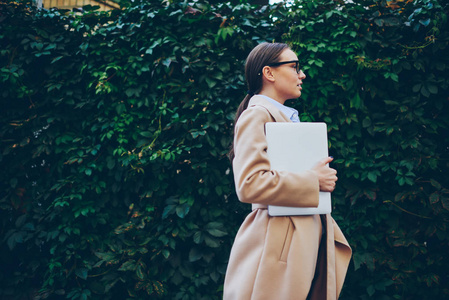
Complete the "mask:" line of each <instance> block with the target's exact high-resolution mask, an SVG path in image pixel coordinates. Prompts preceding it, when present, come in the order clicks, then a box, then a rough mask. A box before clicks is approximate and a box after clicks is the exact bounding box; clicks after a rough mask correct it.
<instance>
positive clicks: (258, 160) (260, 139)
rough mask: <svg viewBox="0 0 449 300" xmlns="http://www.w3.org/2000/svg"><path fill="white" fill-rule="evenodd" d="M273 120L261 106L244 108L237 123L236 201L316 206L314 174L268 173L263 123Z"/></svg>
mask: <svg viewBox="0 0 449 300" xmlns="http://www.w3.org/2000/svg"><path fill="white" fill-rule="evenodd" d="M272 121H273V118H272V117H271V115H270V113H269V112H268V111H267V110H266V109H265V108H264V107H261V106H252V107H249V108H247V109H246V110H245V111H244V112H243V113H242V114H241V116H240V118H239V119H238V121H237V124H236V127H235V135H234V155H235V157H234V160H233V164H232V165H233V171H234V181H235V186H236V191H237V196H238V198H239V200H240V201H242V202H246V203H259V204H265V205H279V206H293V207H317V206H318V203H319V182H318V177H317V175H316V174H315V172H313V171H305V172H301V173H292V172H286V171H274V170H271V168H270V162H269V160H268V155H267V142H266V138H265V123H266V122H272Z"/></svg>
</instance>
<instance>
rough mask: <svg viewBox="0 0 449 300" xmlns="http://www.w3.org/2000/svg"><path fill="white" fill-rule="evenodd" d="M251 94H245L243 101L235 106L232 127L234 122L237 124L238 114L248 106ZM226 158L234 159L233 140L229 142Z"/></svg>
mask: <svg viewBox="0 0 449 300" xmlns="http://www.w3.org/2000/svg"><path fill="white" fill-rule="evenodd" d="M252 96H253V95H251V94H247V95H246V96H245V98H244V99H243V101H242V102H241V103H240V105H239V107H238V108H237V111H236V112H235V118H234V129H235V124H237V120H238V119H239V118H240V115H241V114H242V113H243V112H244V111H245V109H247V108H248V103H249V100H250V99H251V97H252ZM228 158H229V160H230V161H231V163H232V160H233V159H234V142H232V143H231V148H230V149H229V153H228Z"/></svg>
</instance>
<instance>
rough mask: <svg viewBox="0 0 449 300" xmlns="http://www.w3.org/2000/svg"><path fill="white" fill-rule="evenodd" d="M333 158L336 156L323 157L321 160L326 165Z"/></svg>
mask: <svg viewBox="0 0 449 300" xmlns="http://www.w3.org/2000/svg"><path fill="white" fill-rule="evenodd" d="M333 160H334V158H333V157H332V156H329V157H326V158H323V159H322V160H321V163H322V164H323V165H326V164H328V163H330V162H331V161H333Z"/></svg>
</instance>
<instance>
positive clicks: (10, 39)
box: [0, 0, 449, 299]
mask: <svg viewBox="0 0 449 300" xmlns="http://www.w3.org/2000/svg"><path fill="white" fill-rule="evenodd" d="M354 2H357V3H353V4H341V3H340V4H339V3H338V2H334V1H325V0H319V1H304V2H302V1H299V2H296V3H294V4H293V5H292V6H291V7H289V8H288V9H287V8H285V7H283V5H278V6H271V7H266V6H265V7H252V6H251V5H249V4H245V3H242V4H230V3H215V4H210V3H208V2H206V1H199V2H195V3H193V4H187V3H170V4H169V5H166V4H162V3H161V2H160V1H150V2H148V3H140V4H135V5H134V6H132V7H129V8H127V9H125V10H124V11H114V12H108V13H102V12H96V11H93V10H89V8H88V7H86V8H85V12H84V14H82V15H74V14H68V13H67V12H64V11H57V10H50V11H35V10H34V9H33V8H30V7H28V6H26V5H22V4H17V3H12V2H11V3H6V4H5V3H1V4H0V43H1V50H0V51H1V52H0V67H1V70H0V71H1V80H0V93H1V120H2V123H1V125H0V139H1V145H2V146H1V152H0V162H1V164H2V170H3V171H2V173H1V180H0V186H1V189H0V191H1V194H0V220H1V221H0V222H1V228H0V232H1V236H2V240H1V244H0V249H1V253H2V256H1V257H0V262H1V266H2V268H1V269H0V296H1V297H2V298H4V299H8V298H11V299H29V298H31V299H59V298H68V299H126V298H137V299H146V298H148V297H150V298H158V297H160V298H163V299H220V298H221V288H222V282H223V276H224V272H225V269H226V262H227V259H228V256H229V251H230V248H231V245H232V242H233V238H234V236H235V233H236V231H237V229H238V227H239V225H240V224H241V221H242V219H243V218H244V216H245V215H246V213H247V212H248V211H249V207H248V206H246V205H242V204H240V203H239V202H238V200H237V199H236V196H235V194H234V187H233V182H232V172H231V170H230V164H229V161H227V158H226V153H227V151H228V147H229V144H230V141H231V138H232V120H233V114H234V111H235V109H236V107H237V106H238V104H239V102H240V101H241V99H242V98H243V96H244V94H245V91H246V87H245V84H244V76H243V65H244V59H245V58H246V55H247V53H248V52H249V51H250V49H252V47H254V46H255V45H256V44H257V43H258V42H259V41H266V40H268V41H271V40H277V41H285V42H289V43H291V44H292V47H293V48H294V49H295V50H296V51H297V52H298V55H299V57H300V60H301V61H302V62H303V66H304V70H305V72H306V74H307V76H308V78H307V79H306V80H305V86H304V93H303V97H302V98H301V99H300V101H298V102H290V104H291V105H293V106H296V107H297V108H298V109H299V110H300V111H301V112H302V116H301V118H302V119H303V120H304V121H307V120H323V121H326V122H327V123H328V124H329V128H330V131H329V137H330V146H331V148H330V151H331V153H332V154H333V156H334V157H336V161H335V164H334V166H335V167H336V168H337V169H338V171H339V178H340V179H339V185H338V188H337V190H336V191H335V193H334V194H335V195H334V203H335V205H334V213H333V216H334V218H335V219H336V220H337V221H338V222H339V224H340V226H341V227H342V229H343V231H344V232H345V234H346V235H347V237H348V240H349V241H350V243H351V245H352V246H353V249H354V256H353V264H352V265H351V266H350V270H349V273H348V277H347V281H346V286H345V289H344V290H343V295H342V299H369V298H375V299H422V298H435V299H444V298H448V297H449V290H448V289H447V286H448V282H449V273H448V271H447V264H446V263H445V255H446V252H447V251H446V249H447V247H448V246H449V236H448V234H447V224H448V220H449V212H448V211H449V203H448V202H449V199H448V194H449V190H448V187H449V184H448V179H447V178H446V177H445V176H444V174H443V172H444V171H447V169H448V164H449V150H448V146H449V129H448V128H449V113H448V106H449V103H448V100H449V98H448V85H449V79H448V76H447V75H446V73H447V71H448V70H447V69H448V68H449V61H448V60H449V59H448V57H447V55H445V53H447V50H448V42H449V37H448V30H447V27H448V26H447V17H446V15H447V13H448V6H447V5H446V6H442V5H443V3H442V2H441V4H439V3H438V2H437V1H424V0H417V1H415V2H413V3H411V2H409V1H408V2H405V1H397V2H395V3H392V2H388V5H387V4H385V3H383V2H374V1H373V2H370V1H354Z"/></svg>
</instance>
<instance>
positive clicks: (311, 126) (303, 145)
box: [265, 122, 332, 216]
mask: <svg viewBox="0 0 449 300" xmlns="http://www.w3.org/2000/svg"><path fill="white" fill-rule="evenodd" d="M265 132H266V138H267V143H268V149H267V153H268V157H269V159H270V164H271V169H272V170H277V171H289V172H302V171H305V170H310V169H311V168H312V167H313V166H314V165H315V164H316V163H317V162H318V161H320V160H322V159H323V158H325V157H328V155H329V152H328V143H327V126H326V123H317V122H301V123H286V122H269V123H266V124H265ZM298 184H301V183H300V182H298ZM294 196H295V195H292V197H294ZM319 197H320V202H319V205H318V207H287V206H274V205H269V206H268V214H269V215H270V216H292V215H315V214H328V213H331V211H332V205H331V193H329V192H320V194H319Z"/></svg>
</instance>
